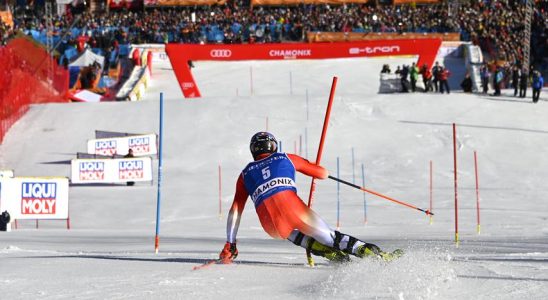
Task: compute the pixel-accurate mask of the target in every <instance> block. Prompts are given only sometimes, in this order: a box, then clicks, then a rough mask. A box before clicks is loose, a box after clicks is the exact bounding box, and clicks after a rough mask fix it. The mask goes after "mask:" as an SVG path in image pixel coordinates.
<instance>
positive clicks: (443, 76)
mask: <svg viewBox="0 0 548 300" xmlns="http://www.w3.org/2000/svg"><path fill="white" fill-rule="evenodd" d="M449 76H451V72H449V70H447V69H446V68H444V67H440V72H439V82H440V93H442V94H443V92H444V91H445V92H447V94H449V93H450V92H451V91H450V90H449V83H448V82H447V79H448V78H449Z"/></svg>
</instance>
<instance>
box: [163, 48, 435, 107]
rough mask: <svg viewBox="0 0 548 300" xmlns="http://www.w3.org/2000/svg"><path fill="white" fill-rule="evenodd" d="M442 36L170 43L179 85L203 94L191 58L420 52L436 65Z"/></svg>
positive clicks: (187, 94) (190, 92)
mask: <svg viewBox="0 0 548 300" xmlns="http://www.w3.org/2000/svg"><path fill="white" fill-rule="evenodd" d="M440 46H441V39H439V38H435V39H400V40H397V39H390V40H388V39H387V40H370V41H359V42H338V43H280V44H253V45H243V44H235V45H224V44H211V45H209V44H208V45H198V44H167V45H166V46H165V47H166V48H165V49H166V53H167V55H168V57H169V60H170V61H171V65H172V66H173V70H174V71H175V75H176V76H177V80H178V81H179V86H180V87H181V89H182V91H183V95H184V96H185V97H186V98H193V97H200V96H201V94H200V90H199V89H198V86H197V85H196V82H195V81H194V78H193V76H192V73H191V69H190V68H189V67H188V61H189V60H190V61H195V60H210V61H233V60H280V59H330V58H355V57H378V56H401V55H417V56H418V61H417V65H419V66H422V65H423V64H427V65H428V66H432V64H433V62H434V60H435V59H436V54H437V53H438V49H439V48H440Z"/></svg>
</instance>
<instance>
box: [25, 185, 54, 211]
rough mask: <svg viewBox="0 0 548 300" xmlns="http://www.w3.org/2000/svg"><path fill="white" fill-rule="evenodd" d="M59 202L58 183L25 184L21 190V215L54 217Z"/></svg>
mask: <svg viewBox="0 0 548 300" xmlns="http://www.w3.org/2000/svg"><path fill="white" fill-rule="evenodd" d="M56 202H57V183H55V182H23V183H22V190H21V214H23V215H54V214H55V204H56Z"/></svg>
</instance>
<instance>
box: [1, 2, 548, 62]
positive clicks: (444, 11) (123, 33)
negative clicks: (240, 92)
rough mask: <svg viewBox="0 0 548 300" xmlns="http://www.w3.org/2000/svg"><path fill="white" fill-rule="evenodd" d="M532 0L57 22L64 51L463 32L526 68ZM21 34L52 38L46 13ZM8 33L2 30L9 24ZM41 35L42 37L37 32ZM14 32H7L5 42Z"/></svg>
mask: <svg viewBox="0 0 548 300" xmlns="http://www.w3.org/2000/svg"><path fill="white" fill-rule="evenodd" d="M525 2H526V1H525V0H498V1H495V0H470V1H460V2H459V3H460V4H459V6H454V5H452V6H451V5H448V4H447V3H444V2H440V3H439V4H428V5H416V6H415V5H401V6H392V5H379V6H377V5H375V4H373V2H372V4H346V5H324V4H322V5H309V4H302V5H298V6H283V7H272V6H259V7H251V6H250V4H249V0H229V1H227V4H225V5H214V6H192V7H170V8H147V9H140V10H135V11H127V10H125V9H124V10H118V11H113V10H110V11H109V12H107V11H104V12H96V13H93V14H90V13H89V12H86V11H85V10H84V11H82V12H81V13H80V11H78V14H76V13H75V12H72V13H71V12H70V11H69V12H68V13H67V14H65V15H63V16H58V17H55V18H54V20H53V26H54V28H55V29H54V32H53V35H54V37H55V38H56V40H61V39H62V40H64V42H62V43H60V44H61V45H62V46H61V47H66V46H73V45H75V44H77V42H76V37H77V36H78V35H86V36H88V38H89V40H88V44H90V46H91V47H98V48H103V49H108V48H109V47H111V46H112V45H113V43H126V42H127V43H169V42H182V43H276V42H291V41H305V40H306V33H307V32H321V31H328V32H364V33H366V32H399V33H403V32H421V33H422V32H424V33H428V32H436V33H445V32H457V33H460V36H461V39H462V40H464V41H472V42H474V43H475V44H477V45H479V46H480V47H481V48H482V50H483V51H484V53H486V54H488V56H489V59H490V60H492V61H502V62H507V63H508V64H509V65H513V64H515V63H517V64H519V63H521V61H522V59H523V51H522V49H523V46H522V45H523V43H524V41H525V40H526V39H525V31H524V28H525V26H524V24H523V20H524V19H525V10H526V5H525ZM547 8H548V4H547V1H537V2H536V6H535V8H534V13H533V22H532V39H531V41H532V46H531V57H532V63H533V64H537V65H539V64H542V63H544V62H543V61H544V56H545V55H546V54H545V53H548V49H547V45H546V43H547V42H546V41H547V37H546V34H547V31H548V29H547V28H548V26H547V25H548V9H547ZM14 11H15V20H14V21H15V31H17V30H22V31H24V32H25V33H27V34H30V32H32V34H33V35H38V36H39V33H42V34H43V35H45V30H46V28H47V26H46V19H45V17H44V15H43V10H39V9H34V10H17V9H15V10H14ZM2 28H3V27H2ZM37 32H38V33H37ZM5 33H7V37H9V36H10V30H5V29H2V41H3V42H4V41H5V39H6V38H7V37H5V36H6V34H5Z"/></svg>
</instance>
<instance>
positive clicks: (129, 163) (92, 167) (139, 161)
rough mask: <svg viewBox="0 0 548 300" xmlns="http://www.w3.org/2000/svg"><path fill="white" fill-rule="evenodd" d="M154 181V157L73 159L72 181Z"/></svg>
mask: <svg viewBox="0 0 548 300" xmlns="http://www.w3.org/2000/svg"><path fill="white" fill-rule="evenodd" d="M128 181H152V159H151V158H150V157H134V158H119V159H73V160H72V161H71V182H72V183H84V184H85V183H122V182H128Z"/></svg>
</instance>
